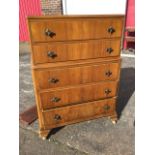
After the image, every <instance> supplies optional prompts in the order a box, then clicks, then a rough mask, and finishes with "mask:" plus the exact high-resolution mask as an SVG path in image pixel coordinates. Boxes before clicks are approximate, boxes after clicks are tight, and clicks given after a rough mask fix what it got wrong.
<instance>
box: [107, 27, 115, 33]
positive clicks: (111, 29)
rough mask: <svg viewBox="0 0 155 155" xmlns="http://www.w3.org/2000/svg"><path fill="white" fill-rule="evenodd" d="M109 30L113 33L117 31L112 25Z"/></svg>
mask: <svg viewBox="0 0 155 155" xmlns="http://www.w3.org/2000/svg"><path fill="white" fill-rule="evenodd" d="M108 32H109V33H110V34H113V33H114V32H115V29H114V28H113V27H112V26H110V27H109V28H108Z"/></svg>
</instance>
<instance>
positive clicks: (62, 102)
mask: <svg viewBox="0 0 155 155" xmlns="http://www.w3.org/2000/svg"><path fill="white" fill-rule="evenodd" d="M117 83H118V82H116V81H110V82H102V83H97V84H88V85H80V86H77V87H72V88H64V89H57V90H55V91H50V92H43V93H40V97H41V103H42V107H43V109H50V108H54V107H61V106H66V105H71V104H78V103H82V102H89V101H94V100H100V99H104V98H108V97H114V96H116V93H117V85H118V84H117Z"/></svg>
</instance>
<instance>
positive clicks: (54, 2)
mask: <svg viewBox="0 0 155 155" xmlns="http://www.w3.org/2000/svg"><path fill="white" fill-rule="evenodd" d="M41 8H42V14H43V15H53V14H62V1H61V0H41Z"/></svg>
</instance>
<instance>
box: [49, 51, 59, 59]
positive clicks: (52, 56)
mask: <svg viewBox="0 0 155 155" xmlns="http://www.w3.org/2000/svg"><path fill="white" fill-rule="evenodd" d="M47 56H48V57H50V58H52V59H54V58H55V57H57V54H56V53H55V52H54V51H49V52H48V53H47Z"/></svg>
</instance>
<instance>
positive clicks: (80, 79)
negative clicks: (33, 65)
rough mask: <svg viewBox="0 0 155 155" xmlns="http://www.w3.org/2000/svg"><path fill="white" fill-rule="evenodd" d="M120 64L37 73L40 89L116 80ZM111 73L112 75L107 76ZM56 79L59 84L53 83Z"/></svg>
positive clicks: (92, 65)
mask: <svg viewBox="0 0 155 155" xmlns="http://www.w3.org/2000/svg"><path fill="white" fill-rule="evenodd" d="M119 66H120V64H119V62H117V63H106V64H96V65H95V64H91V65H88V66H86V65H85V66H80V67H75V66H74V67H70V68H69V67H68V68H66V69H61V68H60V69H48V70H37V71H35V79H36V83H38V87H39V88H38V89H49V88H56V87H64V86H71V85H79V84H84V83H91V82H99V81H105V80H116V79H117V78H118V74H119ZM108 72H111V75H109V76H108V75H106V74H107V73H108ZM53 79H56V80H57V82H56V83H54V82H52V80H53Z"/></svg>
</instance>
